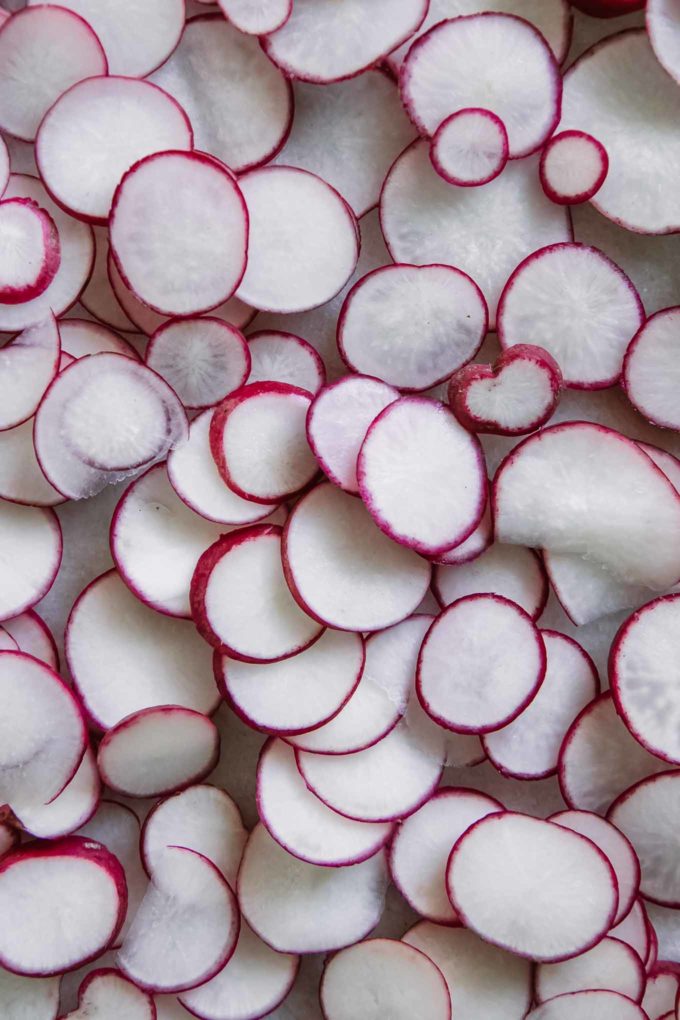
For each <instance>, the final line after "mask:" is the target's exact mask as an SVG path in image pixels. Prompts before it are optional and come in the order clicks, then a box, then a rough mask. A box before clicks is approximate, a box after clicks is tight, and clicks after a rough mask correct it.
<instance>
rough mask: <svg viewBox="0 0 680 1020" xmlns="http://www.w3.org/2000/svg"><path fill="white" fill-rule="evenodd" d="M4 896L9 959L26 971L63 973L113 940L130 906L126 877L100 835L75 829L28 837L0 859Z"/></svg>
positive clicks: (1, 925)
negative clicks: (51, 837) (90, 837)
mask: <svg viewBox="0 0 680 1020" xmlns="http://www.w3.org/2000/svg"><path fill="white" fill-rule="evenodd" d="M0 904H1V905H2V909H1V910H0V959H1V960H2V965H3V966H4V967H6V968H11V969H12V970H13V971H15V972H16V973H18V974H25V975H27V976H36V977H43V976H47V975H50V974H61V973H63V972H64V971H66V970H75V969H76V967H80V965H81V964H83V963H85V962H87V961H88V960H93V959H95V958H96V957H97V956H99V955H100V953H102V952H104V950H105V949H107V948H108V947H109V946H110V945H111V943H112V942H113V941H114V939H115V937H116V935H117V933H118V931H119V930H120V926H121V924H122V923H123V918H124V917H125V910H126V907H127V892H126V888H125V877H124V875H123V869H122V868H121V866H120V864H119V863H118V861H117V860H116V858H115V857H114V856H113V854H111V853H109V851H108V850H107V849H106V848H105V847H104V846H102V845H101V844H100V843H93V842H88V841H87V840H84V839H80V838H79V837H76V836H70V837H69V838H68V839H64V840H59V841H57V842H55V843H47V844H43V843H37V842H36V843H29V844H27V845H26V846H25V847H23V848H22V849H21V850H17V851H15V853H12V854H9V856H7V857H5V858H4V859H3V860H2V861H0ZM36 932H39V933H40V938H38V939H36Z"/></svg>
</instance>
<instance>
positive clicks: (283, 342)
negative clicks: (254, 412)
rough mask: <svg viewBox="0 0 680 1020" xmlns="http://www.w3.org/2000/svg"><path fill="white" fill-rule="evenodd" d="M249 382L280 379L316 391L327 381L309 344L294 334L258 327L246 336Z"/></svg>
mask: <svg viewBox="0 0 680 1020" xmlns="http://www.w3.org/2000/svg"><path fill="white" fill-rule="evenodd" d="M248 350H249V352H250V375H249V376H248V382H251V383H255V382H281V383H287V384H288V385H289V386H297V387H299V388H300V389H302V390H307V391H308V392H309V393H318V391H319V390H320V389H321V387H322V386H323V385H324V383H325V382H326V368H325V366H324V363H323V360H322V358H321V357H320V356H319V354H318V353H317V352H316V351H315V350H314V348H313V347H312V345H311V344H309V343H307V341H306V340H303V339H302V337H299V336H294V334H293V333H282V332H280V331H278V330H260V331H259V332H257V333H251V334H250V336H249V337H248Z"/></svg>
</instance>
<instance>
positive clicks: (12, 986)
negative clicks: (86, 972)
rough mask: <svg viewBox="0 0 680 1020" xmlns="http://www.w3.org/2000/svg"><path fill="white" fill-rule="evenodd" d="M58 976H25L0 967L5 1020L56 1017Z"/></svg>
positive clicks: (48, 1018)
mask: <svg viewBox="0 0 680 1020" xmlns="http://www.w3.org/2000/svg"><path fill="white" fill-rule="evenodd" d="M60 980H61V979H60V977H59V976H58V975H57V976H56V977H50V978H26V977H21V976H20V975H19V974H12V973H11V971H9V970H4V969H3V968H1V967H0V1002H2V1006H3V1010H4V1011H5V1020H56V1016H57V1013H58V1012H59V983H60Z"/></svg>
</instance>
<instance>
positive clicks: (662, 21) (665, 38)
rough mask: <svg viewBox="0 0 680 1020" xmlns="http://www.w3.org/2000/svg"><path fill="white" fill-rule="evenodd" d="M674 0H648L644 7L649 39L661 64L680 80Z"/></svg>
mask: <svg viewBox="0 0 680 1020" xmlns="http://www.w3.org/2000/svg"><path fill="white" fill-rule="evenodd" d="M678 13H679V12H678V6H677V4H676V3H675V2H674V0H650V3H649V4H648V5H647V7H646V23H647V34H648V35H649V41H650V43H651V44H652V49H653V50H654V53H655V55H656V59H657V60H658V61H659V63H660V64H661V66H662V67H663V68H664V69H665V70H666V71H668V73H669V74H670V76H671V78H675V80H676V81H678V82H680V42H679V41H678V38H679V34H680V21H679V20H678Z"/></svg>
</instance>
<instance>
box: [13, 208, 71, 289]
mask: <svg viewBox="0 0 680 1020" xmlns="http://www.w3.org/2000/svg"><path fill="white" fill-rule="evenodd" d="M0 251H1V257H0V302H1V303H2V304H6V305H17V304H21V302H23V301H30V300H31V299H32V298H35V297H38V296H39V295H40V294H42V293H43V291H44V290H45V289H46V288H47V287H49V285H50V283H51V282H52V280H53V279H54V277H55V275H56V272H57V270H58V269H59V263H60V262H61V249H60V246H59V233H58V231H57V228H56V226H55V223H54V220H53V219H52V217H51V216H50V215H49V213H47V212H45V210H44V209H41V208H40V207H39V206H37V205H36V204H35V202H33V201H32V200H31V199H30V198H9V199H7V200H6V201H4V202H0Z"/></svg>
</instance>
